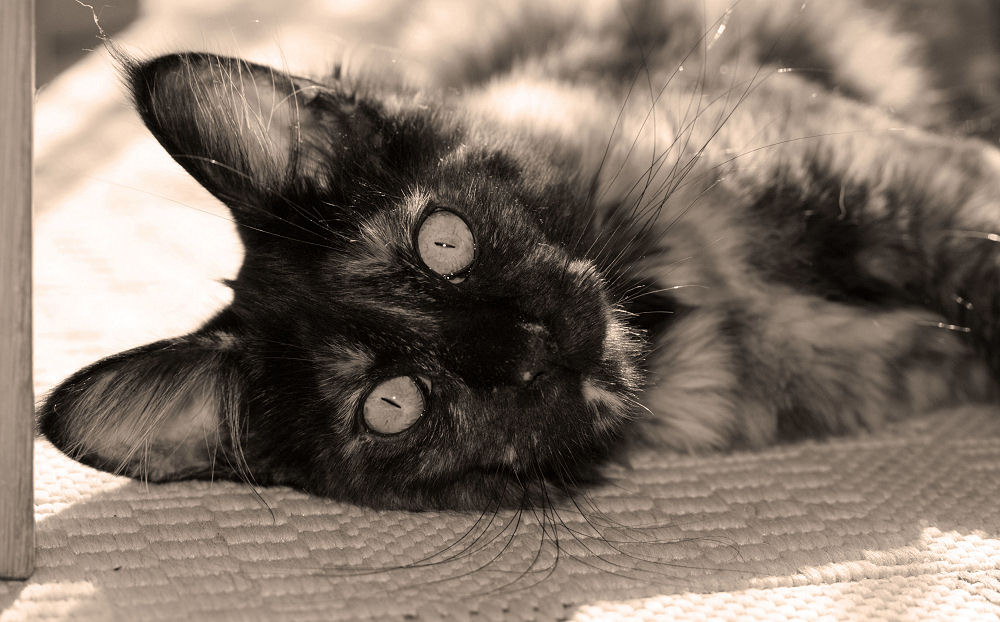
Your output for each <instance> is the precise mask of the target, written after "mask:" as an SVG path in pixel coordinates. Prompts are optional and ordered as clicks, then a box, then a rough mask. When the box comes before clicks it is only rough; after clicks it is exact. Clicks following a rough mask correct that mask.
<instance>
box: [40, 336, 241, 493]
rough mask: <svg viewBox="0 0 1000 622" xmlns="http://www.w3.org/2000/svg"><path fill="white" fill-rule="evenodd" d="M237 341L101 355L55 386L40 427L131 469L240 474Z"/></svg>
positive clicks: (61, 444) (146, 475)
mask: <svg viewBox="0 0 1000 622" xmlns="http://www.w3.org/2000/svg"><path fill="white" fill-rule="evenodd" d="M231 342H232V337H229V339H219V338H211V336H208V335H199V334H195V335H191V336H187V337H182V338H178V339H168V340H164V341H158V342H156V343H152V344H149V345H145V346H142V347H139V348H135V349H133V350H128V351H126V352H122V353H120V354H116V355H114V356H110V357H108V358H106V359H103V360H101V361H98V362H96V363H94V364H92V365H90V366H88V367H85V368H84V369H82V370H80V371H78V372H77V373H76V374H74V375H73V376H71V377H70V378H69V379H68V380H66V381H65V382H63V383H62V384H61V385H59V386H58V387H56V388H55V389H54V390H53V391H52V392H51V394H50V395H49V396H48V398H47V399H46V400H45V403H44V404H43V405H42V407H41V409H40V411H39V427H40V430H41V432H42V433H43V434H44V435H45V436H46V437H48V439H49V440H51V441H52V443H53V444H54V445H56V446H57V447H58V448H59V449H61V450H62V451H63V452H65V453H66V454H67V455H69V456H70V457H72V458H75V459H77V460H80V461H81V462H83V463H85V464H89V465H91V466H94V467H97V468H100V469H104V470H107V471H111V472H114V473H118V474H122V475H129V476H132V477H139V478H143V479H148V480H150V481H165V480H174V479H181V478H192V477H208V476H211V475H213V474H218V475H223V474H230V475H231V474H234V473H239V472H241V471H242V470H241V469H240V468H238V467H239V464H237V463H236V461H235V460H234V456H239V455H241V454H240V453H239V452H238V451H234V448H238V447H239V442H238V441H239V438H238V437H239V433H238V429H239V425H238V421H239V418H238V410H239V408H240V407H241V403H242V399H241V397H240V394H241V388H240V387H241V382H240V380H239V374H238V370H237V359H236V350H235V349H234V348H233V347H232V343H231Z"/></svg>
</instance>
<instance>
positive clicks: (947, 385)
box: [38, 0, 1000, 510]
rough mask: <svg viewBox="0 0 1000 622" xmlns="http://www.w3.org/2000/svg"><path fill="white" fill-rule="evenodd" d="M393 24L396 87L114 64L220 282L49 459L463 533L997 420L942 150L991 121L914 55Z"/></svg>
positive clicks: (179, 57) (995, 216)
mask: <svg viewBox="0 0 1000 622" xmlns="http://www.w3.org/2000/svg"><path fill="white" fill-rule="evenodd" d="M984 6H985V5H984ZM422 10H423V14H422V15H420V16H418V17H416V18H414V19H413V22H412V25H410V26H406V27H403V28H401V34H400V37H399V43H400V50H401V51H400V55H401V56H403V57H405V58H407V59H408V61H411V65H410V70H409V73H407V74H406V75H405V76H401V75H397V74H393V73H392V72H391V71H390V70H389V69H388V68H383V69H382V70H381V71H375V72H372V73H369V74H368V75H363V76H358V75H349V73H348V72H347V71H346V69H345V68H343V67H338V69H336V70H335V71H334V72H333V74H332V75H331V76H329V77H327V78H324V79H320V80H313V79H309V78H304V77H299V76H296V75H293V74H290V73H286V72H282V71H279V70H277V69H274V68H270V67H265V66H262V65H258V64H254V63H251V62H248V61H245V60H241V59H237V58H231V57H226V56H218V55H214V54H210V53H195V52H184V53H177V54H169V55H166V56H161V57H157V58H153V59H151V60H145V61H137V60H132V59H129V58H126V57H124V56H123V55H121V54H120V52H119V57H120V59H121V62H122V64H123V72H124V75H125V76H126V80H127V83H128V84H129V86H130V89H131V93H132V96H133V99H134V103H135V107H136V109H137V111H138V113H139V115H140V116H141V117H142V120H143V121H144V122H145V124H146V126H147V127H148V129H149V131H150V132H151V133H152V135H153V136H154V137H155V138H156V139H157V140H158V141H159V142H160V143H161V144H162V145H163V147H164V148H165V149H166V150H167V151H168V152H169V153H170V155H171V156H173V158H174V159H175V160H176V161H177V162H178V163H180V165H181V166H183V167H184V168H185V169H186V170H187V172H188V173H190V174H191V175H192V176H193V177H194V178H195V179H196V180H197V181H198V182H200V183H201V185H203V186H204V187H205V188H206V189H207V190H208V191H209V192H211V193H212V194H213V195H214V196H215V197H217V198H218V199H219V200H220V201H222V202H223V203H225V204H226V205H227V206H228V208H229V209H230V211H231V213H232V217H233V219H234V221H235V222H236V223H237V225H238V230H239V234H240V238H241V241H242V243H243V246H244V248H245V258H244V262H243V265H242V267H241V268H240V271H239V274H238V275H237V276H236V278H235V279H233V280H232V281H230V282H229V283H228V284H229V286H230V287H231V288H232V291H233V300H232V303H231V304H230V305H228V306H227V307H226V308H224V309H222V310H220V311H219V312H218V313H217V314H216V315H215V316H214V317H213V318H212V319H210V320H209V321H208V322H207V323H206V324H205V325H204V326H202V327H201V328H200V329H198V330H196V331H195V332H193V333H191V334H189V335H184V336H179V337H173V338H169V339H164V340H162V341H158V342H156V343H152V344H149V345H146V346H142V347H139V348H135V349H133V350H129V351H126V352H122V353H120V354H116V355H114V356H111V357H108V358H106V359H103V360H101V361H98V362H96V363H94V364H92V365H90V366H88V367H86V368H84V369H82V370H80V371H78V372H77V373H75V374H73V375H72V376H71V377H70V378H68V379H67V380H65V381H64V382H63V383H62V384H60V385H59V386H58V387H56V388H55V389H54V390H52V391H51V393H50V394H49V395H48V396H47V398H46V399H45V401H44V403H43V404H42V405H41V407H40V409H39V413H38V421H39V427H40V430H41V431H42V432H43V433H44V434H45V436H47V437H48V438H49V439H50V440H51V441H52V442H53V443H54V444H55V445H56V446H57V447H59V448H60V449H61V450H62V451H64V452H65V453H67V454H68V455H70V456H71V457H73V458H76V459H78V460H80V461H82V462H84V463H86V464H89V465H92V466H95V467H98V468H102V469H106V470H110V471H115V472H118V473H123V474H127V475H130V476H133V477H139V478H145V479H148V480H151V481H170V480H180V479H188V478H209V477H216V478H232V479H242V480H246V481H250V482H254V483H256V484H274V485H289V486H293V487H296V488H299V489H303V490H305V491H308V492H310V493H314V494H317V495H323V496H327V497H332V498H335V499H341V500H345V501H349V502H353V503H358V504H364V505H368V506H372V507H377V508H401V509H411V510H420V509H429V508H454V509H466V508H480V509H481V508H484V507H493V506H494V505H496V506H500V505H514V506H517V505H521V506H524V505H525V504H531V503H538V502H540V501H541V500H544V499H548V498H549V495H556V494H567V493H571V492H572V490H574V489H575V488H576V487H579V486H586V485H587V484H588V483H589V482H592V481H594V480H595V479H596V478H598V477H599V475H600V466H601V465H602V463H604V462H605V461H606V460H607V459H609V458H610V457H612V456H613V455H615V453H616V452H619V451H621V450H622V448H623V447H626V448H627V447H628V444H629V443H630V442H643V443H654V444H656V445H658V446H662V447H664V448H665V449H673V450H682V451H705V450H718V449H727V448H732V447H760V446H764V445H767V444H769V443H774V442H778V441H782V440H787V439H795V438H799V437H802V436H810V435H811V436H816V435H825V434H843V433H852V432H857V431H861V430H866V429H872V428H876V427H878V426H879V425H881V424H882V423H883V422H885V421H886V420H888V419H891V418H896V417H902V416H907V415H909V414H911V413H914V412H921V411H927V410H931V409H934V408H938V407H942V406H945V405H948V404H952V403H957V402H964V401H988V400H995V399H996V386H995V381H994V379H995V378H996V377H997V373H998V371H1000V335H998V322H997V318H998V312H1000V278H998V277H1000V269H998V266H1000V245H998V244H997V242H998V241H1000V237H998V234H997V233H994V232H996V231H997V230H998V228H997V224H998V222H1000V152H998V151H997V150H996V149H995V148H994V147H992V146H990V145H989V144H987V142H985V141H983V140H981V139H980V138H975V137H966V136H962V135H960V133H959V131H958V130H957V129H955V128H957V127H958V124H957V123H956V120H957V119H960V118H962V116H963V115H964V116H965V117H966V118H971V117H972V116H973V115H972V113H971V112H970V111H973V109H975V110H978V111H987V109H988V106H987V105H986V104H987V103H988V102H985V100H984V101H974V99H975V98H974V97H973V95H970V96H969V97H966V98H965V99H963V100H962V101H963V105H964V106H965V107H964V108H963V109H961V110H959V109H958V108H956V104H955V99H954V98H949V94H950V93H952V92H954V91H949V90H948V88H947V85H945V86H944V87H942V86H941V84H944V83H942V82H941V81H940V77H941V76H942V75H945V74H946V73H947V72H944V71H941V72H939V71H937V68H935V67H934V65H933V63H930V62H921V61H920V60H919V58H920V56H919V53H920V52H921V51H922V50H924V51H926V50H928V49H931V48H932V47H933V45H938V44H941V45H943V44H942V43H941V41H944V39H940V40H937V39H935V40H933V41H932V40H931V39H930V38H929V37H926V38H922V37H921V36H919V33H917V32H916V31H914V30H906V29H905V28H904V27H903V26H901V25H900V22H898V21H897V19H896V18H895V17H893V16H892V15H890V14H888V13H885V12H881V11H876V10H874V9H873V8H872V6H869V5H868V4H863V3H861V2H856V1H851V0H842V1H839V2H828V3H810V4H803V3H802V2H800V1H797V2H790V1H784V0H781V1H776V2H763V1H754V0H744V1H742V2H736V3H733V4H728V3H719V2H714V1H711V0H710V1H708V2H705V1H703V0H683V1H681V0H678V1H673V2H666V1H664V0H623V1H622V2H597V1H592V0H588V1H586V2H569V3H537V2H528V1H520V2H511V3H498V4H497V5H496V6H487V5H484V4H479V3H447V4H442V3H435V4H431V5H429V6H428V7H425V8H424V9H422ZM939 10H943V9H939ZM911 21H917V18H916V17H913V18H912V20H911ZM455 24H461V25H465V24H468V25H469V29H468V30H463V29H461V28H456V27H454V25H455ZM911 25H912V24H911ZM935 41H936V42H937V43H935ZM932 44H933V45H932ZM996 84H1000V81H998V82H997V83H996ZM968 91H969V93H973V94H975V93H981V91H975V89H971V88H969V89H968ZM984 102H985V103H984ZM984 114H985V113H984ZM984 118H985V117H984ZM959 129H960V128H959ZM992 130H993V128H992V125H991V124H989V123H987V124H985V125H984V124H980V125H977V126H976V127H975V128H972V130H971V131H972V132H977V131H978V132H980V134H982V135H984V136H985V135H988V134H989V132H991V131H992Z"/></svg>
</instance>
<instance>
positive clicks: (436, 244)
mask: <svg viewBox="0 0 1000 622" xmlns="http://www.w3.org/2000/svg"><path fill="white" fill-rule="evenodd" d="M434 246H440V247H441V248H455V245H454V244H448V243H447V242H435V243H434Z"/></svg>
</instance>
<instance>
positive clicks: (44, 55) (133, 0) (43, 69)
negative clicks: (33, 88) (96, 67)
mask: <svg viewBox="0 0 1000 622" xmlns="http://www.w3.org/2000/svg"><path fill="white" fill-rule="evenodd" d="M90 3H92V4H93V5H94V12H95V13H96V14H97V15H98V17H99V19H100V22H101V27H102V28H104V31H105V32H106V33H108V34H109V35H114V34H115V33H117V32H119V31H121V30H122V29H123V28H125V27H126V26H128V25H129V24H130V23H132V22H133V21H134V20H135V19H136V18H137V17H138V16H139V0H111V1H110V2H100V0H92V2H90ZM35 24H36V28H37V30H36V32H35V37H36V38H35V59H36V61H35V62H36V65H35V79H36V81H37V83H38V85H39V86H41V85H43V84H46V83H47V82H49V81H50V80H51V79H52V78H53V77H55V76H56V75H57V74H58V73H59V72H61V71H62V70H64V69H66V68H67V67H69V66H70V65H72V64H73V63H74V62H76V61H77V60H79V59H80V58H81V57H82V56H83V55H84V54H86V53H87V52H88V51H89V50H92V49H94V48H95V47H97V45H98V44H99V43H100V41H99V40H98V39H97V36H96V35H97V27H96V26H95V25H94V21H93V19H91V14H90V9H89V8H87V7H85V6H82V5H80V4H78V3H77V2H76V1H75V0H35Z"/></svg>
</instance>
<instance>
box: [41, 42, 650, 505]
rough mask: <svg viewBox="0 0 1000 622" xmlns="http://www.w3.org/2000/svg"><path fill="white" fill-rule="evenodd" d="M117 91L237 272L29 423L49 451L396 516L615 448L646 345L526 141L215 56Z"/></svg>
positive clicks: (152, 71)
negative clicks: (228, 231)
mask: <svg viewBox="0 0 1000 622" xmlns="http://www.w3.org/2000/svg"><path fill="white" fill-rule="evenodd" d="M131 76H132V80H133V89H134V92H135V96H136V101H137V105H138V108H139V111H140V113H141V114H142V116H143V118H144V120H145V121H146V123H147V126H148V127H149V128H150V130H151V131H152V132H153V134H154V135H155V136H156V138H157V139H158V140H160V142H161V143H162V144H163V145H164V147H165V148H166V149H167V150H168V151H169V152H170V153H171V155H172V156H173V157H174V158H175V159H176V160H177V161H178V162H179V163H180V164H181V165H182V166H184V167H185V168H186V169H187V170H188V171H189V172H190V173H191V174H192V175H193V176H194V177H195V178H196V179H198V181H199V182H201V183H202V184H203V185H204V186H205V187H206V188H207V189H208V190H210V191H211V192H212V193H213V194H215V195H216V196H217V197H219V198H220V199H221V200H223V201H224V202H225V203H226V204H227V205H228V206H229V207H230V209H231V211H232V213H233V216H234V219H235V221H236V222H237V224H238V225H239V232H240V235H241V239H242V240H243V242H244V245H245V247H246V258H245V261H244V265H243V267H242V268H241V271H240V273H239V275H238V277H237V278H236V279H235V280H234V281H232V282H231V286H232V288H233V291H234V299H233V302H232V304H231V305H230V306H229V307H227V308H226V309H224V310H223V311H221V312H220V313H219V314H218V315H217V316H216V317H215V318H214V319H213V320H211V321H209V322H208V324H207V325H206V326H204V327H203V328H202V329H200V330H199V331H197V332H196V333H193V334H192V335H188V336H185V337H181V338H177V339H173V340H167V341H164V342H159V343H155V344H150V345H149V346H144V347H143V348H139V349H137V350H133V351H129V352H126V353H122V354H120V355H117V356H115V357H111V358H109V359H105V360H104V361H100V362H98V363H96V364H95V365H93V366H91V367H89V368H86V369H84V370H81V371H80V372H78V373H77V374H76V375H74V376H73V377H72V378H70V379H69V380H67V381H66V382H65V383H64V384H63V385H61V386H60V387H58V388H57V389H56V390H55V391H54V392H53V394H52V395H51V396H50V398H49V399H48V401H47V402H46V404H45V406H43V408H42V412H41V426H42V429H43V431H44V432H45V433H46V434H47V435H48V436H49V438H50V439H52V440H53V442H55V443H56V444H57V445H58V446H60V447H61V448H62V449H63V450H64V451H67V453H69V454H70V455H73V456H74V457H77V458H79V459H81V460H83V461H85V462H88V463H90V464H94V465H96V466H100V467H102V468H107V469H112V470H121V471H123V472H125V473H128V474H130V475H135V476H146V477H149V478H151V479H159V480H166V479H178V478H184V477H205V476H211V475H213V474H214V475H222V476H228V477H243V476H250V477H252V478H253V480H255V481H257V482H261V483H282V484H290V485H293V486H297V487H301V488H305V489H307V490H309V491H312V492H316V493H318V494H323V495H327V496H331V497H335V498H343V499H347V500H352V501H356V502H360V503H366V504H370V505H376V506H393V507H408V508H423V507H476V506H478V507H484V506H489V505H491V504H494V503H498V502H500V501H503V502H505V503H517V502H518V501H519V500H520V499H521V497H522V496H523V495H525V494H528V493H526V492H525V490H526V488H527V489H528V490H529V493H530V489H531V483H532V482H534V481H537V480H538V479H540V478H542V477H544V478H546V479H548V480H549V481H555V482H558V483H559V484H560V485H570V484H572V483H573V482H574V481H575V480H577V479H579V478H581V477H584V476H585V475H586V474H587V473H588V471H589V469H590V467H592V466H593V465H594V464H595V463H596V462H597V461H598V460H599V459H600V457H602V456H603V455H604V454H605V453H606V452H607V450H608V449H609V447H610V445H611V443H612V442H613V441H614V440H615V439H616V438H617V437H618V435H619V432H620V429H621V427H622V425H623V423H624V422H625V421H626V420H627V419H628V418H629V417H630V416H631V415H632V401H631V400H632V394H633V393H634V391H635V390H636V389H637V385H638V382H639V373H638V371H637V369H636V367H635V363H634V361H635V359H636V358H637V355H638V345H637V344H638V341H637V338H636V335H635V334H634V333H632V332H631V331H630V330H629V329H628V328H627V327H626V325H625V323H624V319H625V318H624V312H623V311H622V310H621V309H620V308H619V307H618V306H617V305H616V297H615V295H614V294H613V292H612V290H610V289H609V284H608V282H607V278H606V275H603V274H602V272H601V269H600V267H599V266H597V265H595V263H593V262H592V261H591V260H589V259H588V258H587V257H586V253H585V252H584V251H585V250H586V249H588V248H592V247H593V245H594V244H593V239H591V233H590V232H589V231H588V216H589V215H590V212H589V210H588V205H587V201H588V195H587V190H588V189H587V188H586V186H585V184H573V183H572V180H567V179H566V178H565V175H560V174H559V171H558V163H557V162H553V161H552V160H551V158H549V159H546V158H545V157H543V156H541V155H539V153H534V152H532V147H531V141H530V140H528V139H525V138H524V137H515V138H509V137H508V138H507V139H504V140H492V139H490V140H487V139H485V138H484V137H486V136H489V135H490V132H483V131H481V130H476V129H475V128H474V127H472V125H470V120H469V119H465V118H463V116H462V115H461V114H460V112H459V111H454V110H450V111H449V110H445V109H443V108H442V107H441V105H439V104H432V103H429V102H426V101H419V100H407V99H405V98H395V99H393V100H382V99H378V98H375V97H374V96H358V97H355V96H351V95H347V94H345V93H344V92H343V91H342V90H341V89H340V88H339V87H338V86H337V85H319V84H316V83H312V82H308V81H303V80H299V79H295V78H290V77H288V76H285V75H283V74H277V73H275V72H271V71H270V70H268V69H266V68H262V67H259V66H254V65H249V64H246V63H243V62H240V61H234V60H231V59H223V58H218V57H211V56H204V55H187V56H171V57H164V58H162V59H158V60H156V61H153V62H151V63H148V64H145V65H140V66H136V67H134V68H133V69H132V71H131ZM578 186H579V187H578ZM567 214H579V215H580V216H579V218H577V219H576V220H573V219H572V218H569V219H568V218H567V216H566V215H567Z"/></svg>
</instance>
